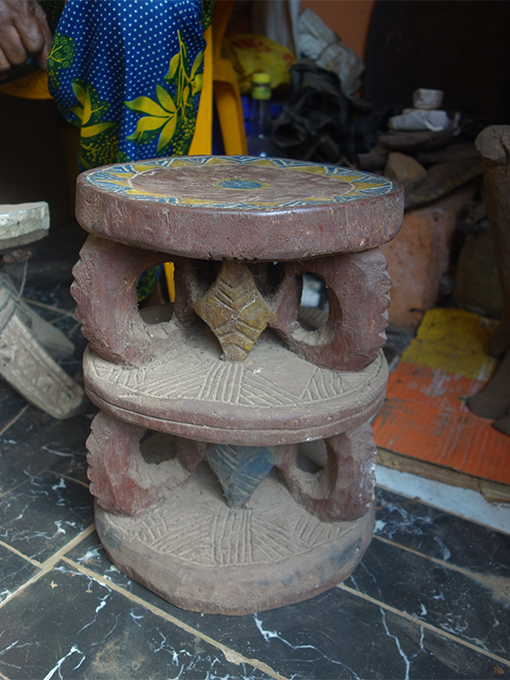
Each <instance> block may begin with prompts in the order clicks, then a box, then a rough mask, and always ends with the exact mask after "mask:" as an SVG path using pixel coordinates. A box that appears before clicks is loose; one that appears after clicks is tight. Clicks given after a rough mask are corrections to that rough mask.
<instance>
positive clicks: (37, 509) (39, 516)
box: [0, 472, 94, 562]
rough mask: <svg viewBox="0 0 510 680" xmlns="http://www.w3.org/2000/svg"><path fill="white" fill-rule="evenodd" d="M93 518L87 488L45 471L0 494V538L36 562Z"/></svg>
mask: <svg viewBox="0 0 510 680" xmlns="http://www.w3.org/2000/svg"><path fill="white" fill-rule="evenodd" d="M93 521H94V518H93V505H92V497H91V496H90V494H89V491H88V489H87V488H86V487H84V486H83V485H82V484H79V483H77V482H74V481H72V480H69V479H65V478H64V477H60V476H58V475H55V474H52V473H49V472H45V473H42V474H40V475H38V476H34V477H29V478H28V479H27V481H26V482H25V483H24V484H22V485H21V486H19V487H17V488H16V489H14V490H13V491H11V492H10V493H8V494H5V495H3V496H1V497H0V540H2V541H3V542H4V543H7V544H8V545H9V546H12V547H13V548H15V549H16V550H19V551H20V552H21V553H23V555H26V556H27V557H30V558H32V559H35V560H38V561H39V562H43V561H45V560H46V559H48V558H49V557H51V555H53V553H55V552H56V551H57V550H59V549H60V548H62V547H63V546H65V545H66V543H68V542H69V541H71V540H72V539H73V538H74V537H75V536H77V535H78V534H79V533H80V532H81V531H83V530H84V529H86V528H87V527H89V526H90V525H91V524H93Z"/></svg>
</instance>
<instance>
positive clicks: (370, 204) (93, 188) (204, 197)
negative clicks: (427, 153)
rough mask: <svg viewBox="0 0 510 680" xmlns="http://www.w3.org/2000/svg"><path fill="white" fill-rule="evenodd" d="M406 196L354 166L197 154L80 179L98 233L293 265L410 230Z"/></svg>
mask: <svg viewBox="0 0 510 680" xmlns="http://www.w3.org/2000/svg"><path fill="white" fill-rule="evenodd" d="M402 213H403V189H402V187H401V186H400V185H398V184H397V183H395V182H393V181H391V180H389V179H387V178H386V177H380V176H377V175H371V174H369V173H364V172H358V171H356V170H351V169H349V168H344V167H337V166H332V165H321V164H318V163H307V162H303V161H295V160H289V159H274V158H271V159H261V158H252V157H245V156H223V157H222V156H189V157H172V158H160V159H154V160H148V161H141V162H132V163H125V164H122V165H110V166H106V167H103V168H98V169H95V170H89V171H87V172H85V173H83V174H82V175H80V177H79V179H78V194H77V218H78V221H79V222H80V224H81V226H82V227H83V228H84V229H86V230H87V231H89V232H91V233H94V234H96V235H98V236H103V237H105V238H109V239H111V240H114V241H118V242H121V243H124V244H126V245H135V246H138V247H142V248H147V249H150V250H161V251H163V252H168V253H171V254H174V255H182V256H187V257H196V258H199V259H211V258H212V259H224V258H227V259H245V260H276V259H281V260H288V259H297V258H301V257H304V258H309V257H317V256H320V255H329V254H333V253H338V252H353V251H357V250H366V249H368V248H372V247H375V246H378V245H380V244H381V243H385V242H386V241H388V240H390V239H392V238H393V237H394V236H395V235H396V233H397V232H398V230H399V228H400V226H401V223H402Z"/></svg>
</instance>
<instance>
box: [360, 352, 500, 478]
mask: <svg viewBox="0 0 510 680" xmlns="http://www.w3.org/2000/svg"><path fill="white" fill-rule="evenodd" d="M484 385H485V383H484V382H482V381H480V380H475V379H473V378H468V377H466V376H462V375H456V374H454V373H450V372H448V371H444V370H441V369H434V368H429V367H428V366H418V365H416V364H410V363H407V362H400V364H399V365H398V366H397V368H396V369H395V370H394V371H393V373H392V374H391V375H390V379H389V382H388V392H387V398H386V402H385V404H384V406H383V407H382V409H381V410H380V411H379V414H378V415H377V417H376V418H375V420H374V423H373V428H374V434H375V442H376V444H377V446H380V447H383V448H385V449H389V450H390V451H394V452H395V453H400V454H402V455H405V456H410V457H411V458H416V459H418V460H422V461H427V462H429V463H434V464H436V465H443V466H445V467H448V468H452V469H454V470H458V471H459V472H464V473H466V474H469V475H474V476H475V477H481V478H482V479H489V480H492V481H495V482H501V483H503V484H510V437H507V436H505V435H504V434H501V433H500V432H497V430H495V429H494V428H492V427H491V422H492V421H490V420H486V419H484V418H478V417H477V416H475V415H473V414H472V413H471V412H470V411H469V410H468V408H467V406H466V404H465V399H466V397H470V396H473V395H474V394H476V393H477V392H479V391H480V390H481V388H482V387H483V386H484Z"/></svg>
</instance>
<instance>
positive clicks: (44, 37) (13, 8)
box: [0, 0, 52, 79]
mask: <svg viewBox="0 0 510 680" xmlns="http://www.w3.org/2000/svg"><path fill="white" fill-rule="evenodd" d="M51 40H52V37H51V33H50V29H49V28H48V24H47V23H46V16H45V14H44V12H43V10H42V9H41V7H40V6H39V4H38V3H37V2H36V1H35V0H0V79H2V78H6V77H7V75H8V73H9V71H10V69H11V68H12V67H13V66H19V65H21V64H24V63H25V62H26V61H27V60H28V59H30V58H34V59H36V60H37V63H38V64H39V66H40V68H43V69H46V58H47V56H48V54H49V51H50V47H51Z"/></svg>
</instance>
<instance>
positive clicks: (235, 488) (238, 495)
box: [206, 444, 275, 508]
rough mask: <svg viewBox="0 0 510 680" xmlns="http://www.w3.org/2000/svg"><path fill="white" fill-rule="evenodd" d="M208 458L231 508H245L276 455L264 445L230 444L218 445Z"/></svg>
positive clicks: (271, 465) (271, 466)
mask: <svg viewBox="0 0 510 680" xmlns="http://www.w3.org/2000/svg"><path fill="white" fill-rule="evenodd" d="M206 458H207V461H208V463H209V465H210V466H211V467H212V469H213V470H214V472H215V473H216V476H217V477H218V480H219V482H220V484H221V488H222V489H223V493H224V495H225V498H226V499H227V503H228V504H229V506H230V507H232V508H242V507H245V505H246V503H247V502H248V501H249V500H250V498H251V495H252V494H253V492H254V491H255V489H256V488H257V487H258V485H259V484H260V483H261V482H262V480H263V479H265V477H266V476H267V475H268V474H269V472H270V471H271V469H272V468H273V466H274V462H275V458H274V454H273V453H272V452H271V451H270V450H269V449H266V448H265V447H263V446H231V445H230V444H217V445H216V446H215V447H214V448H213V449H211V450H210V451H209V452H208V453H207V456H206Z"/></svg>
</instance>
